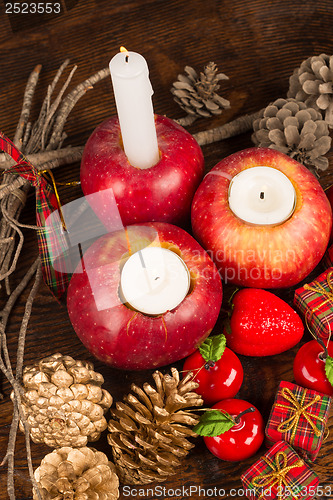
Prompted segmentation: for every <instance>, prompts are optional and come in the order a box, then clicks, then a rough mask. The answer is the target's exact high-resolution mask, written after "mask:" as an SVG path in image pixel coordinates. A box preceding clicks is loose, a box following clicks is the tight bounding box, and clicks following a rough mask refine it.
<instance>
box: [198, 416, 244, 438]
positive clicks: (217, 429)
mask: <svg viewBox="0 0 333 500" xmlns="http://www.w3.org/2000/svg"><path fill="white" fill-rule="evenodd" d="M234 425H235V421H234V419H233V418H232V417H231V415H229V413H226V412H222V411H220V410H207V411H206V412H205V413H204V414H203V415H202V417H201V418H200V422H199V423H198V424H197V425H195V426H194V427H193V430H194V432H196V433H197V434H199V436H209V437H214V436H219V435H220V434H223V433H224V432H226V431H228V430H229V429H231V427H233V426H234Z"/></svg>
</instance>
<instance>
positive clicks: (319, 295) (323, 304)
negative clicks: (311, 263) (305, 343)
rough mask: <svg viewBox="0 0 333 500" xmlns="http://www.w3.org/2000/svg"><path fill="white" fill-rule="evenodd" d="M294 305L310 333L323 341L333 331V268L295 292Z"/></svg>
mask: <svg viewBox="0 0 333 500" xmlns="http://www.w3.org/2000/svg"><path fill="white" fill-rule="evenodd" d="M294 304H295V306H296V308H297V309H298V310H299V311H300V312H301V314H303V315H304V318H305V320H306V322H307V324H308V326H309V328H310V329H311V330H312V332H313V333H314V334H315V335H316V336H317V337H318V338H321V339H323V340H326V339H328V338H329V337H330V335H331V329H332V330H333V267H330V268H329V269H327V270H326V271H325V272H324V273H322V274H321V275H320V276H319V277H318V278H317V279H316V280H315V281H313V282H312V283H309V284H306V285H304V286H303V287H301V288H298V289H297V290H296V291H295V295H294Z"/></svg>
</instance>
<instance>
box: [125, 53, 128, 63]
mask: <svg viewBox="0 0 333 500" xmlns="http://www.w3.org/2000/svg"><path fill="white" fill-rule="evenodd" d="M125 62H127V63H128V54H127V55H126V56H125Z"/></svg>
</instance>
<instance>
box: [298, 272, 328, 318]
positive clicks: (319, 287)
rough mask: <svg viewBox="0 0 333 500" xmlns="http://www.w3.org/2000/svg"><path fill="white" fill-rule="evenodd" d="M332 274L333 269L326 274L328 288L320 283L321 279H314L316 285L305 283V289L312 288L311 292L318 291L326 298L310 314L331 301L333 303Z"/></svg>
mask: <svg viewBox="0 0 333 500" xmlns="http://www.w3.org/2000/svg"><path fill="white" fill-rule="evenodd" d="M332 276H333V270H332V271H329V273H328V274H327V276H326V282H327V286H328V290H326V288H325V287H324V286H323V285H322V284H321V283H319V281H314V282H313V285H314V286H312V285H308V284H306V285H304V289H305V290H310V291H311V292H315V293H318V294H319V295H322V296H323V297H324V298H325V299H326V300H324V301H323V302H321V304H319V305H318V306H317V307H315V308H314V309H313V310H312V311H311V314H310V316H312V315H313V314H314V313H315V312H316V311H318V309H320V308H321V307H323V306H325V305H326V304H328V303H329V302H331V303H332V305H333V283H332V282H331V278H332Z"/></svg>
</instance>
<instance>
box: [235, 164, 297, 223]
mask: <svg viewBox="0 0 333 500" xmlns="http://www.w3.org/2000/svg"><path fill="white" fill-rule="evenodd" d="M228 201H229V207H230V209H231V210H232V211H233V213H234V214H235V215H236V216H237V217H239V218H240V219H241V220H243V221H244V222H247V223H249V224H256V225H263V226H265V225H266V226H268V225H277V224H282V222H284V221H286V220H287V219H289V217H290V216H291V215H292V214H293V212H294V210H295V205H296V192H295V189H294V186H293V185H292V183H291V182H290V180H289V179H288V177H287V176H286V175H284V174H283V173H282V172H280V170H277V169H275V168H272V167H264V166H263V167H253V168H248V169H246V170H242V171H241V172H240V173H239V174H237V175H235V177H233V179H232V180H231V182H230V186H229V193H228Z"/></svg>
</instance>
